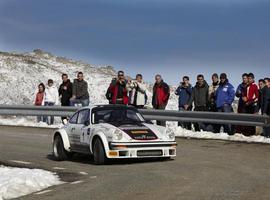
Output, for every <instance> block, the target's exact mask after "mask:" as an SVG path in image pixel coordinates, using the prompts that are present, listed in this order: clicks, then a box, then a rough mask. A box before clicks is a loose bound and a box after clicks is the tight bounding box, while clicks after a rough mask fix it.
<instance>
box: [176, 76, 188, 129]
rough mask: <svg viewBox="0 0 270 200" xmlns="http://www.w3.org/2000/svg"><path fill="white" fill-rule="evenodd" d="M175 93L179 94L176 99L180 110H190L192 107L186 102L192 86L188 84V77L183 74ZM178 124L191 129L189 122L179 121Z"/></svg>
mask: <svg viewBox="0 0 270 200" xmlns="http://www.w3.org/2000/svg"><path fill="white" fill-rule="evenodd" d="M175 94H176V95H178V96H179V100H178V103H179V105H178V108H179V110H180V111H190V110H191V109H192V107H191V106H189V104H188V102H189V101H190V98H191V94H192V86H191V84H189V77H188V76H184V77H183V82H182V83H180V85H179V87H178V88H177V89H176V91H175ZM178 126H182V127H183V128H185V129H188V130H191V123H188V122H185V123H182V122H179V123H178Z"/></svg>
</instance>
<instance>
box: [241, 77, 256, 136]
mask: <svg viewBox="0 0 270 200" xmlns="http://www.w3.org/2000/svg"><path fill="white" fill-rule="evenodd" d="M254 78H255V77H254V74H253V73H249V74H248V85H247V87H246V89H245V91H244V97H243V101H244V104H245V111H246V113H249V114H255V113H256V112H257V106H258V99H259V89H258V86H257V85H256V84H255V81H254ZM255 133H256V127H255V126H249V127H247V128H246V130H245V133H243V134H244V135H247V136H250V135H254V134H255Z"/></svg>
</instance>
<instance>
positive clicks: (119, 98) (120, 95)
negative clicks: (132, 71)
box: [106, 71, 128, 105]
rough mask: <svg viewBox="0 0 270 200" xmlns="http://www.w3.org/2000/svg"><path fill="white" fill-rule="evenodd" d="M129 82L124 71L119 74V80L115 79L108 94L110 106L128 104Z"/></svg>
mask: <svg viewBox="0 0 270 200" xmlns="http://www.w3.org/2000/svg"><path fill="white" fill-rule="evenodd" d="M126 87H127V80H126V79H125V74H124V72H123V71H119V72H118V73H117V78H116V79H113V80H112V82H111V84H110V86H109V88H108V90H107V93H106V97H107V99H108V100H109V102H110V104H124V105H127V104H128V96H127V88H126Z"/></svg>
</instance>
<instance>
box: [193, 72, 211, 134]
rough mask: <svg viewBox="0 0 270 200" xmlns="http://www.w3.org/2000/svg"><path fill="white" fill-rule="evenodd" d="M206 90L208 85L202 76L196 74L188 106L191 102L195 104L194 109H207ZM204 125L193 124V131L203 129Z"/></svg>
mask: <svg viewBox="0 0 270 200" xmlns="http://www.w3.org/2000/svg"><path fill="white" fill-rule="evenodd" d="M208 91H209V86H208V84H207V82H206V81H205V80H204V76H203V75H202V74H199V75H198V76H197V83H196V85H195V87H194V88H193V90H192V95H191V98H190V100H189V106H192V103H194V105H195V108H194V111H208V108H207V105H208ZM204 127H205V124H198V123H195V124H194V128H195V131H200V129H201V128H202V129H204Z"/></svg>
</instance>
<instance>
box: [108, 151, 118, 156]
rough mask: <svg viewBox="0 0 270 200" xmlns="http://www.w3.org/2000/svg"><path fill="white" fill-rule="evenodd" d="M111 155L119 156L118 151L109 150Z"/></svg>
mask: <svg viewBox="0 0 270 200" xmlns="http://www.w3.org/2000/svg"><path fill="white" fill-rule="evenodd" d="M109 156H118V152H117V151H109Z"/></svg>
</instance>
